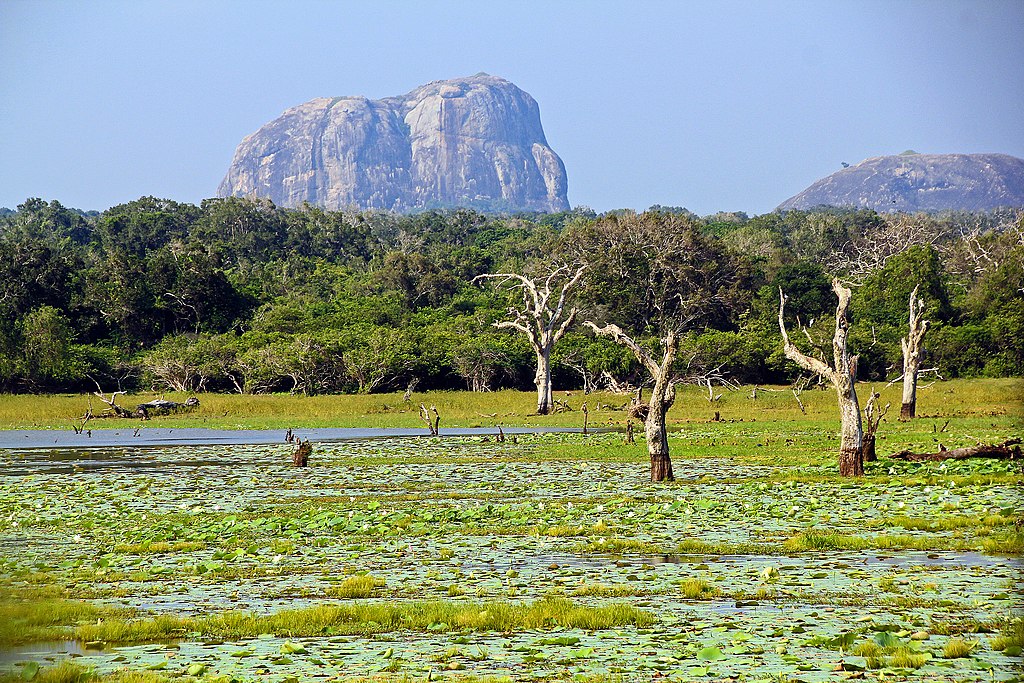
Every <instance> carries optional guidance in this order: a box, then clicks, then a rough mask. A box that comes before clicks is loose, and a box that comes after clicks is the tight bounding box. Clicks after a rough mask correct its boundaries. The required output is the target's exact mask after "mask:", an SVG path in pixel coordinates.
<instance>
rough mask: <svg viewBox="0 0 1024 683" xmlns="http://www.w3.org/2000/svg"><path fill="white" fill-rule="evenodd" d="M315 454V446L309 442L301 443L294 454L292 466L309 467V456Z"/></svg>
mask: <svg viewBox="0 0 1024 683" xmlns="http://www.w3.org/2000/svg"><path fill="white" fill-rule="evenodd" d="M312 453H313V445H312V444H311V443H309V441H308V440H306V441H300V442H299V447H298V448H296V449H295V452H294V453H292V465H294V466H295V467H308V466H309V456H310V455H312Z"/></svg>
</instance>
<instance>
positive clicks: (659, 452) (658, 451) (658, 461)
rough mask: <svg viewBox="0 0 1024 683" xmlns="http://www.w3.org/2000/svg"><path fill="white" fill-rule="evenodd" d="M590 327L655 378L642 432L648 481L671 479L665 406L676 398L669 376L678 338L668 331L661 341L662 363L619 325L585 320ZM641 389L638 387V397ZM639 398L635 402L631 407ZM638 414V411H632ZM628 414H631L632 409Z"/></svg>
mask: <svg viewBox="0 0 1024 683" xmlns="http://www.w3.org/2000/svg"><path fill="white" fill-rule="evenodd" d="M584 324H585V325H586V326H587V327H589V328H590V329H592V330H593V331H594V333H595V334H599V335H602V336H605V337H611V338H612V339H613V340H614V341H615V343H617V344H622V345H623V346H625V347H626V348H628V349H629V350H630V351H632V352H633V355H634V356H636V358H637V360H638V361H640V364H641V365H643V366H644V367H645V368H647V371H648V372H649V373H651V377H652V378H653V379H654V389H652V390H651V400H650V401H649V402H648V404H647V414H646V415H645V416H644V433H645V435H646V436H647V452H648V453H649V454H650V456H651V481H673V480H674V479H675V476H674V475H673V474H672V460H671V458H669V453H668V430H667V427H666V424H665V415H666V413H668V409H669V408H671V407H672V404H673V403H675V400H676V387H675V380H674V379H672V363H673V362H674V361H675V359H676V353H677V352H678V351H679V337H678V335H676V333H675V331H672V332H669V333H668V335H667V336H666V337H665V338H664V339H663V340H662V346H663V348H664V355H663V356H662V359H661V362H660V363H659V362H658V361H657V360H655V359H654V357H653V356H651V354H650V353H648V352H647V350H646V349H644V348H643V347H642V346H640V345H639V344H637V343H636V342H635V341H634V340H633V339H632V338H630V337H629V336H628V335H627V334H626V333H625V332H623V331H622V328H621V327H619V326H618V325H610V324H609V325H605V326H604V327H598V326H597V325H595V324H594V323H592V322H591V321H589V320H588V321H586V322H585V323H584ZM640 392H641V390H639V389H638V390H637V397H638V398H639V396H640ZM638 403H639V401H634V406H633V407H634V408H636V407H637V404H638ZM635 413H636V414H639V411H635ZM630 414H631V415H632V414H634V411H633V410H631V411H630Z"/></svg>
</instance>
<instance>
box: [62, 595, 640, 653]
mask: <svg viewBox="0 0 1024 683" xmlns="http://www.w3.org/2000/svg"><path fill="white" fill-rule="evenodd" d="M654 621H655V617H654V615H653V614H651V613H650V612H647V611H644V610H641V609H637V608H636V607H633V606H631V605H627V604H611V605H603V606H600V607H585V606H579V605H576V604H575V603H573V602H571V601H569V600H566V599H564V598H546V599H543V600H537V601H535V602H531V603H512V602H487V603H477V602H451V601H429V602H408V603H353V604H345V605H334V604H329V605H327V604H325V605H315V606H312V607H306V608H302V609H294V610H285V611H282V612H277V613H276V614H271V615H257V614H251V613H247V612H228V613H223V614H215V615H211V616H207V617H176V616H158V617H153V618H149V619H137V620H124V619H105V620H103V621H102V622H99V623H93V624H83V625H80V626H78V627H77V628H76V629H75V630H74V637H75V638H76V639H79V640H84V641H102V642H108V643H144V642H159V641H164V640H170V639H174V638H181V637H185V636H186V635H188V634H196V633H198V634H200V635H201V636H202V637H204V638H223V639H242V638H255V637H257V636H259V635H260V634H262V633H273V634H275V635H278V636H283V637H312V636H320V635H345V634H364V635H365V634H373V633H388V632H393V631H402V630H412V631H423V630H426V629H427V628H428V627H431V628H434V629H436V628H437V625H438V624H443V625H446V628H447V630H450V631H499V632H502V633H505V632H514V631H524V630H531V629H545V628H556V627H557V628H580V629H587V630H601V629H609V628H617V627H621V626H637V627H644V626H650V625H651V624H653V623H654Z"/></svg>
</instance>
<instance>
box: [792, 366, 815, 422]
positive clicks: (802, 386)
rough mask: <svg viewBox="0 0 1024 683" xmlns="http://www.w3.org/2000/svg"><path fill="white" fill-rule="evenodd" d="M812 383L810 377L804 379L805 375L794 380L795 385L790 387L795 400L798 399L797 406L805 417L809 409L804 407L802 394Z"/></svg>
mask: <svg viewBox="0 0 1024 683" xmlns="http://www.w3.org/2000/svg"><path fill="white" fill-rule="evenodd" d="M810 381H811V378H810V377H804V376H803V375H800V376H799V377H797V378H796V379H795V380H793V384H792V385H790V387H789V388H790V390H791V391H792V392H793V398H795V399H796V404H797V405H798V406H800V412H801V413H803V414H804V415H806V414H807V408H805V407H804V402H803V401H801V400H800V394H802V393H804V391H805V390H806V389H807V385H808V384H809V383H810Z"/></svg>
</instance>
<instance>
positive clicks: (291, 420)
mask: <svg viewBox="0 0 1024 683" xmlns="http://www.w3.org/2000/svg"><path fill="white" fill-rule="evenodd" d="M761 388H762V389H775V391H761V392H759V393H758V398H757V399H756V400H755V399H751V398H750V389H749V388H743V389H740V390H738V391H730V392H725V394H724V396H723V397H722V398H721V399H720V400H719V401H717V402H716V403H715V406H714V407H713V408H712V407H710V406H709V405H708V403H707V401H706V400H705V398H704V396H705V393H706V390H703V389H701V388H700V387H692V386H685V387H680V389H679V390H678V397H677V399H676V403H675V405H674V406H673V408H672V410H671V411H670V412H669V415H668V420H669V422H670V424H675V425H681V424H693V423H708V422H710V421H711V420H712V418H713V415H714V413H715V411H718V412H719V413H720V415H721V418H722V420H723V421H724V422H723V423H716V424H717V426H718V427H719V428H722V427H723V426H728V425H730V424H735V423H739V422H740V421H742V422H743V423H749V422H751V421H762V420H766V419H767V420H778V421H781V422H793V421H796V422H811V423H815V422H820V421H824V422H827V423H829V424H832V425H833V426H832V427H831V431H835V430H836V429H837V428H838V420H837V419H836V415H835V399H834V397H833V395H832V394H831V393H830V392H827V391H808V392H804V394H803V397H802V401H803V403H804V406H805V407H806V409H807V413H806V414H802V413H801V412H800V409H799V407H798V406H797V404H796V402H795V401H794V400H793V397H792V395H791V394H790V392H789V388H788V387H761ZM900 390H901V387H899V386H896V385H894V386H892V387H888V388H885V389H881V393H882V398H881V401H882V402H890V403H892V404H893V405H899V402H900V393H899V392H900ZM572 393H573V394H574V395H573V396H571V397H565V396H564V392H562V391H558V392H556V394H557V395H558V397H559V398H565V400H566V401H567V402H568V403H569V405H570V406H572V407H573V408H574V409H575V410H574V411H572V412H563V413H557V414H554V415H547V416H538V415H534V414H533V411H534V410H535V408H536V393H535V392H527V391H511V390H504V391H495V392H489V393H486V394H481V393H472V392H467V391H443V392H429V393H422V394H421V393H416V394H414V395H413V400H412V401H411V402H405V401H403V400H402V394H401V393H389V394H369V395H366V394H363V395H352V394H343V395H327V396H300V395H290V394H264V395H258V396H249V395H239V394H200V395H199V397H198V398H199V399H200V402H201V406H200V408H199V409H198V410H196V411H194V412H192V413H182V414H177V415H167V416H160V417H155V418H153V419H152V420H150V421H147V422H146V423H145V425H147V426H154V427H156V426H160V427H176V428H177V427H210V428H223V429H240V428H248V429H287V428H289V427H292V428H313V427H342V426H347V427H420V426H422V423H421V422H420V419H419V414H418V405H419V403H420V402H423V403H426V404H427V405H431V404H433V405H436V406H437V409H438V411H439V412H440V414H441V415H442V418H443V422H442V426H444V425H447V426H473V425H480V426H494V425H498V424H502V425H508V426H513V425H515V426H530V425H550V426H563V427H579V426H581V425H582V414H581V412H580V410H579V408H580V407H581V405H582V403H583V402H584V401H587V403H588V404H589V405H590V406H595V405H602V406H616V407H618V406H622V405H624V404H625V403H626V402H627V401H628V397H626V396H621V395H616V394H610V393H607V392H597V393H595V394H590V395H588V396H584V395H583V394H582V393H580V392H572ZM865 393H866V388H865ZM159 396H163V397H164V398H168V399H170V400H178V401H183V400H185V399H186V398H187V397H188V396H190V394H180V393H175V392H169V393H165V394H154V393H151V392H145V393H139V394H133V395H130V396H125V397H122V399H121V401H120V403H121V404H123V405H125V406H134V405H136V404H138V403H143V402H145V401H150V400H152V399H154V398H158V397H159ZM1022 397H1024V381H1022V380H1020V379H1015V378H1010V379H985V380H953V381H948V382H941V383H939V384H936V385H934V386H932V387H931V388H929V389H925V390H922V391H921V392H920V393H919V394H918V414H919V415H920V416H922V417H920V418H918V420H916V421H914V422H912V423H908V424H906V425H900V424H898V423H897V424H893V423H887V424H886V429H887V430H888V432H890V433H891V432H893V431H897V430H898V431H901V432H903V431H914V430H921V429H922V428H924V427H930V423H929V422H928V421H927V418H928V417H936V418H943V419H945V418H947V417H953V418H956V417H962V418H971V417H985V418H992V417H995V418H1000V417H1003V416H1007V417H1016V418H1019V417H1020V416H1021V415H1022V414H1024V398H1022ZM89 401H90V397H89V395H87V394H81V395H79V394H51V395H11V394H6V395H0V429H68V428H69V427H70V423H71V421H72V420H75V419H77V418H79V417H80V416H81V415H82V414H83V413H84V412H85V410H86V408H87V407H88V406H89ZM92 403H93V408H94V409H97V408H99V407H100V406H98V405H96V404H97V401H96V400H95V399H92ZM590 416H591V424H592V425H593V426H608V425H611V426H618V427H621V426H624V425H625V422H626V413H625V411H622V410H607V409H602V410H594V409H593V408H591V414H590ZM127 424H132V425H133V426H134V425H135V424H137V423H136V422H135V421H130V420H123V419H113V418H112V419H100V420H94V421H92V422H91V423H90V425H91V426H93V427H94V428H102V427H115V426H122V425H127ZM950 433H954V432H952V430H951V431H950ZM881 445H882V444H880V446H881ZM947 445H949V444H947Z"/></svg>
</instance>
